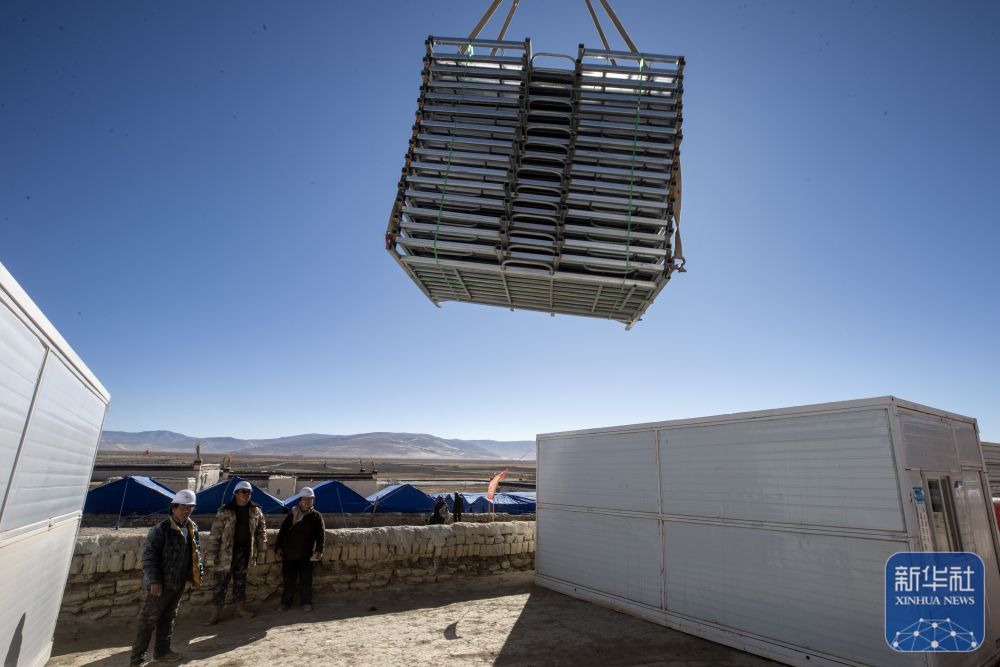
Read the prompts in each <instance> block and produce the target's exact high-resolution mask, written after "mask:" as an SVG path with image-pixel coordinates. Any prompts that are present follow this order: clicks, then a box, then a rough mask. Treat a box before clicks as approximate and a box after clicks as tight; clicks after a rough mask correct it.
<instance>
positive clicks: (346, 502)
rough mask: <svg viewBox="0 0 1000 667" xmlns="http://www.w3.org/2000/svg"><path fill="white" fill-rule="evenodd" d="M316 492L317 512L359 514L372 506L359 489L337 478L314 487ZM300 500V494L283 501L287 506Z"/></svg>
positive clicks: (289, 506)
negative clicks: (356, 489)
mask: <svg viewBox="0 0 1000 667" xmlns="http://www.w3.org/2000/svg"><path fill="white" fill-rule="evenodd" d="M312 490H313V491H314V492H315V493H316V504H315V505H313V507H315V508H316V511H317V512H321V513H324V514H357V513H360V512H364V511H367V510H368V508H369V507H371V503H370V502H368V499H367V498H365V497H364V496H362V495H361V494H359V493H358V492H357V491H355V490H354V489H352V488H351V487H349V486H346V485H345V484H343V483H342V482H338V481H336V480H326V481H325V482H320V483H319V484H317V485H316V486H314V487H312ZM297 502H299V494H297V493H296V494H295V495H294V496H290V497H288V498H285V499H284V500H282V501H281V504H282V505H284V506H285V508H291V507H292V505H294V504H295V503H297Z"/></svg>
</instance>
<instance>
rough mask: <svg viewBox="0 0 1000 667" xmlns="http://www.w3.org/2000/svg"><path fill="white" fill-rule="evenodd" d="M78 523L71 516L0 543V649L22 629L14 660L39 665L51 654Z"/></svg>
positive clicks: (20, 663) (9, 642) (9, 644)
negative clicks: (0, 569) (42, 530)
mask: <svg viewBox="0 0 1000 667" xmlns="http://www.w3.org/2000/svg"><path fill="white" fill-rule="evenodd" d="M79 521H80V520H79V519H78V518H74V519H72V520H69V521H65V522H63V523H60V524H57V525H56V526H54V527H53V528H51V529H49V530H45V531H44V532H40V533H38V534H35V535H32V536H31V537H30V538H29V539H17V540H13V541H12V542H10V543H8V544H5V545H4V546H2V547H0V563H3V576H2V577H0V600H3V604H0V647H3V651H4V652H6V651H8V650H9V649H8V647H10V646H11V642H12V640H13V639H14V634H15V633H18V632H19V633H20V635H21V648H20V651H19V652H18V655H19V656H20V660H19V661H17V662H16V663H15V664H19V665H31V664H37V665H43V664H45V661H46V659H47V658H48V656H49V651H50V649H51V646H50V645H49V642H50V641H51V639H52V630H53V628H55V625H56V617H57V616H58V614H59V601H60V600H61V599H62V594H63V587H64V586H65V585H66V576H67V575H68V574H69V565H70V560H71V559H72V558H73V549H74V548H75V547H76V529H77V525H78V524H79ZM53 602H54V603H53ZM8 657H12V656H8Z"/></svg>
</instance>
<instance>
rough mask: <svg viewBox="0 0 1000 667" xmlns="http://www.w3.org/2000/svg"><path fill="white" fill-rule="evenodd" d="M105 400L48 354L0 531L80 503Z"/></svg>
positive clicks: (78, 507)
mask: <svg viewBox="0 0 1000 667" xmlns="http://www.w3.org/2000/svg"><path fill="white" fill-rule="evenodd" d="M105 407H106V406H105V403H104V402H103V401H102V400H101V399H100V398H99V397H98V396H97V395H96V394H94V393H93V392H92V391H90V390H89V389H88V388H87V387H86V386H85V385H84V384H82V383H81V382H80V380H79V379H78V378H77V377H76V376H75V375H73V373H72V372H71V371H70V370H69V368H67V366H66V365H65V364H64V363H63V362H62V360H61V359H59V358H58V357H56V356H55V355H51V356H50V357H49V360H48V362H47V363H46V365H45V371H44V372H43V373H42V381H41V388H40V390H39V392H38V397H37V399H36V403H35V408H34V411H33V413H32V415H31V421H30V422H29V424H28V429H27V432H26V433H25V441H24V446H23V447H22V450H21V456H20V458H19V459H18V463H17V470H15V471H14V477H13V480H12V482H11V492H10V497H9V498H8V500H7V506H6V508H5V509H4V514H3V517H2V518H0V532H2V531H6V530H10V529H13V528H19V527H22V526H27V525H30V524H32V523H34V522H37V521H42V520H44V519H48V518H50V517H57V516H61V515H64V514H70V513H72V512H79V511H81V510H82V508H83V499H84V496H85V495H86V492H87V486H88V484H89V482H90V471H91V467H92V464H93V460H94V451H95V450H96V448H97V443H98V439H99V438H100V432H101V424H102V422H103V420H104V412H105Z"/></svg>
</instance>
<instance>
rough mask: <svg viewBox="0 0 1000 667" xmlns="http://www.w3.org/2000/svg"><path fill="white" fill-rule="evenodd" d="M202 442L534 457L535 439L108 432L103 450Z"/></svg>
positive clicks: (308, 450) (347, 454)
mask: <svg viewBox="0 0 1000 667" xmlns="http://www.w3.org/2000/svg"><path fill="white" fill-rule="evenodd" d="M199 442H200V443H201V450H202V452H203V453H205V454H255V455H277V456H282V455H284V456H310V457H329V458H382V459H387V458H403V459H405V458H410V459H469V460H474V459H519V458H522V457H523V458H524V459H526V460H531V461H533V460H534V459H535V443H534V441H532V440H462V439H458V438H441V437H438V436H436V435H432V434H430V433H398V432H392V431H371V432H368V433H355V434H352V435H332V434H326V433H302V434H299V435H289V436H282V437H278V438H260V439H249V438H234V437H230V436H214V437H201V438H199V437H194V436H189V435H185V434H183V433H177V432H175V431H167V430H153V431H134V432H133V431H104V432H103V433H101V442H100V448H101V449H102V450H104V451H120V452H133V451H144V450H146V449H150V450H155V451H164V452H192V453H193V452H194V449H195V445H196V444H197V443H199Z"/></svg>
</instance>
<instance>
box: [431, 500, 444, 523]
mask: <svg viewBox="0 0 1000 667" xmlns="http://www.w3.org/2000/svg"><path fill="white" fill-rule="evenodd" d="M447 515H448V505H447V504H445V502H444V496H438V497H437V502H436V503H435V504H434V511H433V512H431V518H430V521H428V523H444V522H445V520H446V518H447Z"/></svg>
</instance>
